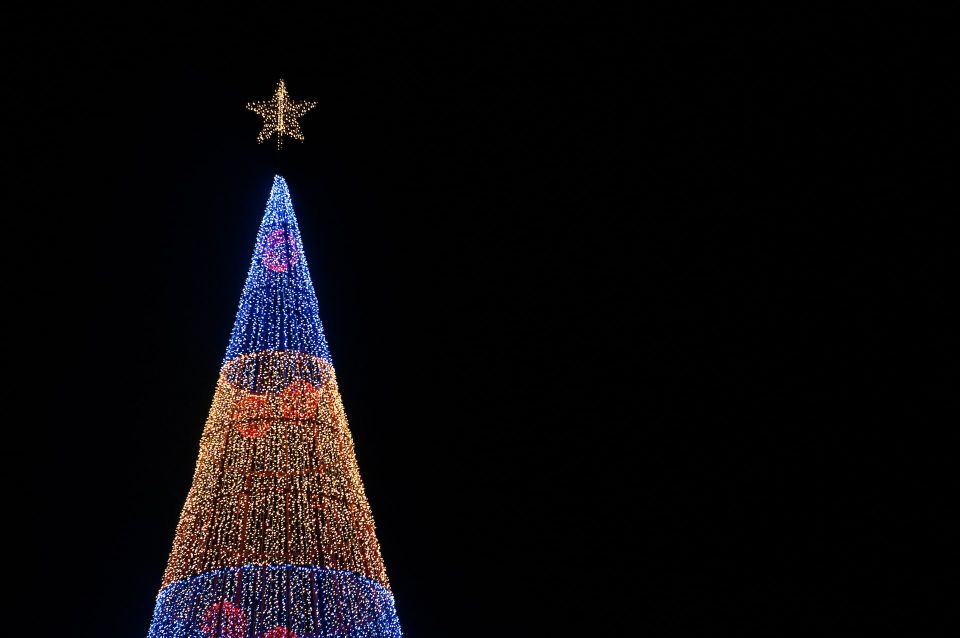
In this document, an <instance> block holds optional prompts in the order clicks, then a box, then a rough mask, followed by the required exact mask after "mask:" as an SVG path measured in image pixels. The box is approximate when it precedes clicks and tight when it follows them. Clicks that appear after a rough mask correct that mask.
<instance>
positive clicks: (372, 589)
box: [148, 565, 401, 638]
mask: <svg viewBox="0 0 960 638" xmlns="http://www.w3.org/2000/svg"><path fill="white" fill-rule="evenodd" d="M400 636H401V631H400V623H399V621H398V620H397V614H396V611H395V609H394V603H393V595H392V594H391V593H390V591H389V590H387V589H386V588H385V587H383V585H381V584H379V583H377V582H376V581H373V580H370V579H368V578H364V577H362V576H358V575H357V574H355V573H353V572H348V571H339V570H334V569H325V568H322V567H312V566H302V565H245V566H243V567H227V568H223V569H216V570H213V571H209V572H206V573H203V574H201V575H199V576H195V577H193V578H189V579H186V580H181V581H177V582H174V583H171V584H170V585H168V586H167V587H165V588H164V589H163V590H162V591H161V592H160V595H159V596H158V597H157V605H156V609H155V611H154V616H153V622H152V624H151V626H150V633H149V634H148V638H333V637H337V638H340V637H343V638H399V637H400Z"/></svg>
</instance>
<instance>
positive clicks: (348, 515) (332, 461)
mask: <svg viewBox="0 0 960 638" xmlns="http://www.w3.org/2000/svg"><path fill="white" fill-rule="evenodd" d="M246 564H263V565H266V564H292V565H317V566H322V567H327V568H330V569H338V570H349V571H353V572H356V573H357V574H360V575H363V576H366V577H368V578H371V579H374V580H376V581H378V582H380V583H382V584H383V585H384V586H385V587H388V588H389V583H388V581H387V575H386V571H385V570H384V566H383V560H382V558H381V556H380V547H379V545H378V543H377V540H376V536H375V533H374V524H373V517H372V516H371V514H370V507H369V505H368V503H367V497H366V494H365V493H364V490H363V484H362V482H361V480H360V473H359V470H358V468H357V461H356V457H355V455H354V449H353V438H352V437H351V435H350V431H349V429H348V428H347V420H346V415H345V414H344V411H343V404H342V402H341V399H340V393H339V391H338V388H337V381H336V376H335V374H334V371H333V367H332V366H331V365H330V364H329V363H327V362H326V361H325V360H323V359H321V358H319V357H314V356H312V355H307V354H303V353H297V352H274V351H270V352H261V353H256V354H251V355H244V356H242V357H239V358H237V359H233V360H231V361H229V362H227V363H226V364H225V365H224V367H223V369H222V370H221V373H220V378H219V380H218V382H217V389H216V393H215V395H214V400H213V405H212V407H211V410H210V414H209V416H208V417H207V422H206V425H205V426H204V430H203V436H202V439H201V443H200V457H199V459H198V462H197V469H196V472H195V474H194V477H193V485H192V487H191V488H190V493H189V495H188V497H187V502H186V504H185V505H184V508H183V512H182V513H181V516H180V522H179V524H178V526H177V533H176V538H175V540H174V545H173V551H172V552H171V555H170V561H169V563H168V565H167V570H166V573H165V574H164V579H163V584H164V586H165V585H167V584H169V583H172V582H174V581H177V580H180V579H184V578H188V577H190V576H194V575H197V574H200V573H202V572H205V571H208V570H211V569H216V568H221V567H231V566H241V565H246Z"/></svg>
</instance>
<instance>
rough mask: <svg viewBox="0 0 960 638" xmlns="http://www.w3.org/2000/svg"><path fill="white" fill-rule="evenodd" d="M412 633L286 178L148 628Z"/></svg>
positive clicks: (228, 633) (307, 637)
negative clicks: (383, 549)
mask: <svg viewBox="0 0 960 638" xmlns="http://www.w3.org/2000/svg"><path fill="white" fill-rule="evenodd" d="M400 635H401V631H400V624H399V622H398V621H397V616H396V612H395V610H394V602H393V594H392V593H391V591H390V584H389V582H388V581H387V575H386V571H385V570H384V567H383V560H382V559H381V557H380V547H379V545H378V543H377V538H376V535H375V533H374V526H373V517H372V516H371V514H370V506H369V505H368V503H367V497H366V495H365V494H364V491H363V484H362V482H361V480H360V474H359V471H358V469H357V462H356V458H355V456H354V451H353V439H352V438H351V436H350V431H349V429H348V428H347V421H346V417H345V415H344V412H343V404H342V403H341V401H340V393H339V391H338V389H337V381H336V375H335V374H334V371H333V365H332V363H331V359H330V353H329V351H328V349H327V343H326V339H325V338H324V335H323V326H322V324H321V323H320V316H319V312H318V308H317V297H316V294H315V293H314V290H313V283H312V282H311V280H310V272H309V270H308V269H307V261H306V258H305V257H304V254H303V245H302V243H301V240H300V230H299V228H298V227H297V220H296V217H295V216H294V212H293V206H292V204H291V202H290V193H289V191H288V190H287V185H286V183H285V182H284V180H283V178H281V177H279V176H278V177H276V178H275V179H274V183H273V189H272V191H271V192H270V199H269V201H268V202H267V210H266V214H265V215H264V217H263V222H262V223H261V225H260V232H259V233H258V234H257V243H256V247H255V249H254V253H253V263H252V264H251V266H250V273H249V274H248V276H247V282H246V285H245V286H244V289H243V296H242V297H241V299H240V308H239V310H238V312H237V319H236V323H235V324H234V327H233V332H232V334H231V337H230V345H229V347H228V348H227V355H226V357H225V359H224V362H223V367H222V368H221V371H220V378H219V380H218V382H217V389H216V393H215V395H214V399H213V405H212V407H211V408H210V414H209V416H208V417H207V422H206V425H205V426H204V430H203V436H202V439H201V442H200V456H199V458H198V460H197V468H196V472H195V474H194V477H193V485H192V487H191V488H190V493H189V495H188V497H187V502H186V504H185V505H184V508H183V512H182V513H181V515H180V523H179V524H178V526H177V533H176V538H175V540H174V543H173V550H172V551H171V553H170V560H169V562H168V564H167V569H166V572H165V574H164V577H163V585H162V587H161V590H160V593H159V595H158V596H157V603H156V608H155V610H154V615H153V622H152V624H151V626H150V632H149V635H148V638H174V637H176V638H188V637H189V638H320V637H333V636H349V637H350V638H373V637H391V638H393V637H398V636H400Z"/></svg>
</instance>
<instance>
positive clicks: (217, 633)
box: [200, 600, 247, 638]
mask: <svg viewBox="0 0 960 638" xmlns="http://www.w3.org/2000/svg"><path fill="white" fill-rule="evenodd" d="M200 630H201V631H202V632H203V635H204V636H205V638H243V636H244V634H245V633H246V632H247V614H246V613H245V612H244V611H243V610H242V609H241V608H240V607H238V606H236V605H234V604H233V603H232V602H230V601H229V600H224V601H221V602H219V603H214V604H212V605H210V606H209V607H207V609H206V611H204V612H203V618H202V619H201V620H200Z"/></svg>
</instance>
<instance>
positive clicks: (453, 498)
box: [7, 3, 955, 638]
mask: <svg viewBox="0 0 960 638" xmlns="http://www.w3.org/2000/svg"><path fill="white" fill-rule="evenodd" d="M542 11H545V10H542ZM542 11H529V12H527V13H524V12H522V11H518V12H514V13H507V12H496V11H493V10H490V9H488V8H482V7H479V8H475V9H464V8H460V9H457V10H453V9H446V10H442V11H430V12H427V11H421V12H415V11H411V10H409V9H407V8H402V7H401V6H400V5H396V6H394V7H393V8H390V9H385V10H378V11H371V12H364V11H361V10H359V9H357V10H340V9H338V10H327V9H322V10H320V11H319V12H318V14H317V15H316V16H312V17H311V16H309V15H307V14H303V15H298V14H297V12H294V11H291V12H289V13H284V14H282V15H283V16H284V21H280V22H278V21H277V20H275V19H274V18H273V17H272V15H271V14H267V15H261V13H259V12H256V11H252V10H237V12H236V13H237V15H233V16H230V17H231V20H229V21H227V22H224V23H221V24H219V25H214V24H212V23H207V22H201V21H199V20H196V21H195V20H193V19H187V18H186V17H184V16H180V17H176V18H170V17H162V16H156V15H138V16H134V15H120V14H110V15H107V14H89V13H86V12H80V11H79V10H73V11H67V12H62V13H61V12H52V11H51V13H50V14H49V15H46V16H42V17H36V18H35V19H34V20H33V21H32V22H31V23H30V24H29V26H28V28H27V34H28V37H27V38H25V40H27V41H29V42H28V43H25V44H23V46H15V47H13V48H12V50H11V52H10V54H9V56H8V60H10V61H12V62H13V64H12V66H14V67H17V69H18V70H21V71H25V73H24V77H23V79H22V80H21V79H18V80H16V82H15V83H13V84H12V87H16V88H18V89H19V90H22V91H23V94H24V95H27V96H28V99H29V103H30V104H33V105H36V108H31V109H29V110H30V111H31V116H32V117H36V118H37V119H36V124H33V123H31V121H29V120H22V119H19V118H14V119H8V120H7V125H8V133H9V132H10V129H13V133H14V138H15V139H14V146H13V148H14V151H15V153H16V154H17V159H16V160H15V161H16V163H17V164H18V165H19V166H21V167H22V168H23V169H24V171H23V177H22V178H21V177H18V178H17V181H16V184H15V185H14V186H11V187H10V188H8V189H7V193H8V194H10V193H12V194H13V197H14V198H15V201H16V205H17V206H18V207H19V208H16V209H15V210H20V211H25V213H26V214H25V215H18V216H17V217H18V222H21V223H22V222H24V221H26V222H27V227H26V228H25V229H24V230H23V231H19V230H18V231H16V232H17V233H18V236H19V239H18V240H17V241H16V243H17V247H18V249H20V250H22V251H23V255H22V256H20V254H19V253H18V254H17V257H16V260H17V264H18V272H21V273H24V272H25V273H28V281H29V284H28V286H27V287H28V288H30V290H31V291H32V293H33V294H34V296H30V297H17V301H16V303H17V304H19V307H20V308H23V309H25V310H24V312H22V313H20V314H24V315H27V316H29V317H30V319H29V321H28V325H27V326H26V327H25V328H24V329H23V330H20V331H17V333H16V336H15V337H14V341H16V342H18V343H16V344H15V345H27V346H28V347H32V345H33V344H35V343H37V342H40V344H41V347H42V349H43V350H42V352H43V355H42V356H40V357H36V356H30V357H29V364H28V365H29V366H30V370H31V373H30V378H31V379H34V383H32V384H31V388H30V389H31V390H33V391H37V398H36V399H31V401H33V405H35V406H36V407H37V409H38V410H40V411H42V412H43V413H44V415H45V417H46V418H45V419H44V421H45V422H49V423H50V424H51V425H50V427H49V428H48V429H47V430H46V433H45V434H43V435H42V437H43V438H42V439H41V440H40V442H39V443H38V440H37V439H36V438H33V433H32V432H31V430H32V429H33V428H21V430H22V431H21V432H20V433H19V434H20V435H21V436H26V437H27V438H28V439H32V440H33V442H32V444H31V446H30V447H29V448H27V449H29V450H32V452H30V453H28V454H26V455H25V456H26V459H27V464H28V465H29V467H30V468H31V469H28V470H24V471H25V472H29V473H30V475H37V476H38V478H37V479H36V480H35V481H33V480H31V481H29V484H30V485H31V490H36V493H37V495H36V496H30V497H29V498H30V500H31V501H32V502H33V504H35V505H36V504H37V503H39V504H40V508H41V509H42V510H43V511H42V515H41V516H40V517H39V518H34V519H32V520H38V521H42V523H40V524H38V527H37V533H36V534H31V536H33V537H34V538H33V539H32V540H34V541H38V542H39V544H40V550H39V555H40V559H41V560H40V565H41V569H44V570H52V571H51V572H44V573H55V574H57V575H55V576H51V577H49V578H48V579H47V580H46V582H47V585H46V586H45V587H47V588H48V589H49V588H51V587H52V586H51V585H50V582H55V583H59V585H57V587H62V588H63V591H64V592H65V593H63V596H62V597H61V598H59V599H57V601H56V602H49V603H45V604H48V605H49V607H43V609H42V610H41V611H38V612H36V613H37V616H35V618H36V619H37V620H35V621H34V622H36V623H40V624H41V625H42V631H41V633H44V632H49V633H48V635H51V636H54V635H57V636H97V637H104V636H117V637H121V636H123V637H135V636H144V635H146V631H147V628H148V625H149V621H150V616H151V613H152V610H153V603H154V597H155V595H156V593H157V590H158V587H159V584H160V579H161V575H162V572H163V569H164V565H165V563H166V559H167V556H168V553H169V551H170V547H171V543H172V540H173V534H174V528H175V525H176V522H177V518H178V516H179V513H180V508H181V506H182V505H183V502H184V499H185V497H186V494H187V490H188V488H189V486H190V481H191V477H192V473H193V469H194V464H195V461H196V455H197V451H198V446H199V439H200V433H201V431H202V428H203V423H204V419H205V417H206V414H207V410H208V408H209V405H210V402H211V399H212V396H213V390H214V385H215V382H216V379H217V373H218V370H219V366H220V364H221V361H222V358H223V354H224V351H225V348H226V345H227V340H228V336H229V331H230V328H231V326H232V324H233V319H234V315H235V312H236V309H237V302H238V300H239V296H240V292H241V289H242V286H243V282H244V280H245V277H246V273H247V269H248V267H249V260H250V255H251V251H252V249H253V243H254V239H255V235H256V231H257V228H258V225H259V222H260V219H261V216H262V214H263V209H264V205H265V202H266V199H267V195H268V193H269V190H270V185H271V182H272V179H273V176H274V175H275V174H281V175H283V176H284V177H285V178H286V179H287V182H288V184H289V187H290V190H291V194H292V198H293V203H294V206H295V209H296V212H297V215H298V218H299V223H300V228H301V231H302V233H303V242H304V247H305V251H306V256H307V258H308V260H309V264H310V269H311V273H312V276H313V281H314V284H315V287H316V292H317V296H318V299H319V303H320V314H321V318H322V319H323V321H324V325H325V329H326V334H327V339H328V341H329V343H330V348H331V352H332V355H333V360H334V364H335V366H336V370H337V375H338V379H339V383H340V389H341V392H342V395H343V401H344V404H345V407H346V411H347V415H348V417H349V423H350V428H351V430H352V432H353V436H354V439H355V443H356V450H357V457H358V461H359V466H360V471H361V474H362V476H363V479H364V482H365V486H366V492H367V495H368V497H369V500H370V504H371V507H372V510H373V514H374V517H375V519H376V522H377V533H378V537H379V540H380V543H381V546H382V550H383V554H384V560H385V563H386V567H387V571H388V574H389V576H390V578H391V581H392V585H393V589H394V593H395V596H396V602H397V612H398V615H399V617H400V621H401V624H402V626H403V629H404V631H405V633H406V634H407V635H409V636H410V637H411V638H427V637H443V638H454V637H457V638H467V637H472V636H478V637H479V636H485V637H491V636H518V637H519V636H524V637H539V636H606V635H609V636H614V635H615V636H640V635H661V634H673V633H677V632H680V631H683V630H689V629H692V628H696V627H703V626H710V627H715V628H723V627H740V628H742V627H746V626H748V625H757V626H759V627H762V628H764V629H767V630H777V631H781V630H783V629H784V628H791V627H793V628H795V627H797V626H799V625H802V624H807V623H810V624H811V625H812V626H815V627H820V628H824V627H838V628H846V629H852V628H864V627H869V628H873V629H876V628H880V627H890V626H891V625H898V626H904V627H912V626H915V624H914V623H921V624H922V623H929V624H930V626H932V627H940V626H942V625H941V624H940V623H941V618H942V617H943V616H941V614H943V613H944V609H945V607H946V602H945V601H946V589H945V588H941V586H940V584H941V583H943V582H945V581H944V579H945V576H944V575H943V574H942V573H941V574H937V575H934V576H932V577H925V578H923V579H920V578H919V577H917V576H916V575H915V574H914V572H913V569H914V567H915V566H916V565H917V564H920V563H925V564H930V563H934V564H935V563H936V562H937V561H936V560H931V559H930V558H929V557H927V556H920V555H919V554H917V552H920V551H922V550H920V549H918V547H926V548H930V547H934V548H936V547H938V543H943V542H945V541H944V538H945V537H944V536H942V534H943V532H942V531H941V530H942V529H943V528H942V523H941V522H940V521H939V519H938V516H939V514H938V512H940V511H941V510H942V502H941V499H940V497H939V496H938V493H937V492H935V491H933V492H931V491H930V486H931V485H943V481H944V480H945V477H946V475H947V472H946V468H947V465H946V464H945V463H946V462H944V463H940V462H939V461H937V459H938V458H940V457H937V456H936V454H937V453H936V452H933V453H932V454H933V456H932V457H931V456H924V454H927V453H928V452H929V451H930V450H935V449H937V448H941V445H942V441H940V439H939V438H938V436H939V435H936V434H935V433H934V429H933V427H932V426H931V425H930V423H931V421H930V420H929V419H928V416H929V415H930V414H933V413H934V412H935V410H934V409H932V408H931V407H930V406H931V402H933V401H935V400H936V399H937V398H938V397H941V396H942V394H943V393H944V392H946V388H947V384H946V378H947V377H946V376H945V373H944V372H943V367H942V366H944V364H945V361H946V357H945V355H943V354H942V351H941V349H940V345H942V344H943V343H944V342H946V341H948V338H947V335H948V334H949V333H948V331H947V329H946V322H945V320H944V318H943V313H944V310H943V304H944V303H945V302H944V298H945V297H946V295H947V293H946V292H945V291H946V290H947V288H946V284H945V282H946V281H947V280H948V278H947V277H946V264H947V245H948V242H949V239H948V238H949V237H950V236H955V232H954V230H953V229H955V225H953V224H954V222H952V220H951V221H949V222H948V220H947V217H946V216H944V215H931V216H927V215H926V211H928V210H930V209H932V204H931V201H932V199H931V198H932V196H931V195H929V193H931V192H932V189H933V187H935V186H937V185H939V184H940V183H942V181H943V180H945V179H946V175H947V170H946V168H944V165H943V164H940V163H937V162H936V161H931V160H930V155H929V154H925V153H923V152H921V151H920V150H918V149H919V148H920V144H921V143H925V142H922V141H921V140H923V139H926V138H925V137H924V136H925V134H926V132H927V130H928V128H927V127H928V126H930V121H931V119H932V120H934V121H935V119H936V115H935V112H934V111H933V110H928V109H926V107H925V106H922V105H923V104H924V103H925V100H927V99H933V98H936V97H937V96H938V95H939V92H938V91H939V89H937V88H936V85H930V84H927V83H924V82H921V81H919V80H916V79H914V80H913V81H912V83H911V81H910V80H905V79H904V78H905V77H907V76H909V74H908V73H904V70H905V67H906V65H907V63H908V62H909V60H910V57H909V51H908V50H907V49H909V47H907V46H906V45H905V44H904V42H905V40H904V37H905V34H906V35H909V34H910V33H912V32H911V31H910V26H909V25H910V22H909V20H904V21H901V20H899V17H897V16H885V17H884V18H883V19H881V18H877V17H873V18H871V21H868V22H867V23H864V22H863V21H862V20H864V19H862V18H860V17H858V18H856V19H853V18H850V19H845V18H844V19H840V18H837V19H836V20H835V21H822V20H818V19H816V18H815V17H814V16H808V15H783V16H772V15H766V16H755V17H752V18H749V19H748V18H747V17H746V16H742V15H741V16H729V15H726V14H722V15H721V13H719V12H706V13H693V12H690V13H686V14H685V13H670V12H667V13H657V12H654V11H649V12H647V14H646V15H642V16H641V15H626V14H615V13H610V14H600V13H599V12H597V11H594V12H579V11H573V10H564V9H560V8H559V7H558V5H557V4H556V3H554V6H552V7H551V8H550V10H549V12H548V13H543V12H542ZM797 21H803V22H804V24H807V25H809V27H810V29H801V28H798V24H797ZM867 32H871V33H874V34H880V35H881V36H883V37H884V38H885V40H884V42H885V45H884V46H882V47H880V48H879V49H876V50H871V49H869V48H868V47H867V46H866V45H864V46H858V45H857V42H858V41H859V39H860V38H862V37H865V34H866V33H867ZM281 77H282V78H284V79H285V80H286V83H287V87H288V89H289V91H290V94H291V96H292V97H293V98H294V99H296V100H306V99H313V100H317V101H318V102H319V106H318V107H317V108H315V109H314V110H313V111H311V112H310V113H309V114H308V115H306V116H305V117H304V118H303V120H302V129H303V132H304V135H305V137H306V140H305V142H303V143H298V142H293V141H289V142H287V143H286V144H285V145H284V150H283V151H282V152H280V153H278V152H277V151H276V149H275V145H274V144H272V143H268V144H264V145H257V144H256V142H255V138H256V134H257V132H258V131H259V129H260V125H261V119H260V118H259V117H258V116H257V115H255V114H253V113H251V112H248V111H246V110H245V109H244V105H245V103H246V102H248V101H253V100H263V99H268V98H269V97H270V95H271V94H272V91H273V89H274V86H275V85H276V82H277V80H278V79H279V78H281ZM901 82H907V84H905V85H904V84H900V83H901ZM12 87H11V88H12ZM931 87H932V88H931ZM881 107H882V108H884V109H885V114H884V115H881V114H880V113H879V112H878V111H877V109H879V108H881ZM934 128H935V127H934ZM20 142H23V145H22V146H21V145H20ZM931 143H932V144H939V143H938V142H931ZM911 144H912V147H911ZM909 148H912V149H913V150H912V151H910V152H912V153H913V155H910V152H905V151H904V149H909ZM911 157H913V158H915V161H918V162H926V165H927V166H928V168H929V170H927V171H926V177H925V179H926V182H925V185H924V186H923V187H920V188H915V187H913V186H911V185H909V184H908V183H907V178H906V176H905V175H906V168H905V165H906V164H907V163H909V160H910V158H911ZM905 160H906V161H905ZM953 174H955V173H951V175H953ZM918 193H919V194H918ZM19 197H22V198H23V201H22V202H21V201H20V200H19V199H18V198H19ZM887 209H893V210H896V211H899V212H898V213H895V214H894V216H893V217H892V218H888V217H885V215H886V213H885V212H883V211H886V210H887ZM948 224H949V226H948ZM18 280H20V281H23V279H22V278H19V277H18ZM954 289H955V285H954V284H951V287H950V288H949V290H950V291H953V290H954ZM11 294H12V293H11ZM950 294H951V295H952V294H953V293H952V292H951V293H950ZM34 366H35V367H36V371H35V372H34V371H33V370H34ZM906 377H910V384H909V385H911V387H913V384H915V385H916V386H918V387H920V389H919V390H918V393H916V392H913V391H911V392H907V391H906V390H904V387H906V386H904V385H903V384H900V385H899V386H898V387H899V388H900V390H899V391H896V392H892V393H891V392H888V390H887V389H888V388H889V387H893V386H897V385H898V383H899V382H900V381H902V380H904V379H906ZM954 385H955V384H954ZM886 418H893V419H897V420H899V421H900V422H901V423H904V424H910V426H909V427H908V428H906V430H905V431H906V432H907V434H904V430H901V435H902V436H901V435H895V434H893V433H891V432H890V431H888V430H886V429H885V428H882V427H881V426H880V423H881V421H883V420H884V419H886ZM910 428H913V429H912V430H911V429H910ZM928 428H929V430H928ZM909 432H914V433H924V436H922V437H921V438H923V440H924V441H925V443H924V444H923V445H915V444H914V443H913V442H912V441H911V438H910V436H909ZM38 436H40V435H39V434H38ZM881 449H882V450H883V453H881V452H880V451H879V450H881ZM921 450H926V451H927V452H921ZM30 454H36V455H40V456H39V458H37V459H33V457H31V456H30ZM941 454H942V453H941ZM8 455H13V456H14V457H21V456H22V455H21V453H20V452H19V451H18V450H9V449H8ZM931 458H932V459H933V460H932V461H931V460H930V459H931ZM30 459H33V460H30ZM18 460H19V459H18ZM917 461H922V463H921V465H923V466H924V467H925V470H924V471H923V472H926V474H924V473H923V472H921V473H919V474H918V473H916V472H914V471H911V470H910V469H909V465H910V463H912V462H917ZM918 529H919V530H921V531H920V532H919V533H920V534H921V536H920V537H919V538H917V539H915V540H913V539H911V538H910V535H912V534H915V533H918V532H917V530H918ZM40 578H41V580H43V579H44V578H46V577H44V576H40ZM54 589H56V588H55V587H54ZM67 591H69V592H70V593H66V592H67ZM865 594H866V595H865ZM901 594H902V595H903V596H905V597H906V596H913V595H917V597H918V598H922V599H923V602H922V603H920V605H921V606H920V607H916V608H913V610H912V611H908V610H907V609H906V607H904V606H899V607H898V606H896V605H886V604H881V601H885V600H888V599H901V600H902V598H900V596H901ZM51 610H52V611H51ZM827 618H833V619H834V620H833V621H831V622H830V623H827V622H826V619H827ZM942 622H945V621H942Z"/></svg>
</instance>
